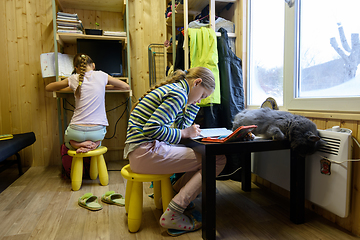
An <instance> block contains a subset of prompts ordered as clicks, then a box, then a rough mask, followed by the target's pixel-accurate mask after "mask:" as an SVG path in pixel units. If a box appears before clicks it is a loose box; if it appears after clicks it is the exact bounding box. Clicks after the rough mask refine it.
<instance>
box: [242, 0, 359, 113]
mask: <svg viewBox="0 0 360 240" xmlns="http://www.w3.org/2000/svg"><path fill="white" fill-rule="evenodd" d="M300 1H301V0H295V4H294V6H293V7H291V8H290V7H289V6H288V5H287V4H286V3H285V2H284V7H285V16H284V17H285V26H284V29H285V34H284V36H285V39H284V69H283V84H284V85H283V91H284V92H283V103H284V104H283V106H280V109H281V110H289V111H291V110H296V111H331V112H352V113H353V112H356V113H359V112H360V97H348V98H296V91H297V88H296V84H297V78H298V76H299V72H298V66H299V62H298V57H297V56H298V55H299V39H300V34H299V24H300V23H299V15H300V14H299V9H300ZM249 6H250V4H248V9H247V13H248V14H247V16H248V17H247V21H248V24H247V29H248V30H247V42H248V44H247V59H248V61H247V62H248V63H247V67H248V68H249V60H250V48H249V45H250V44H249V39H250V31H249V29H250V19H249V16H250V14H249V13H250V8H249ZM246 72H247V73H249V72H250V69H247V71H246ZM245 79H247V81H249V80H250V79H249V77H248V76H247V77H246V78H245ZM246 85H247V86H250V84H249V83H247V84H246ZM246 91H247V93H248V94H249V89H246ZM359 93H360V89H359ZM257 107H258V106H255V105H247V108H250V109H252V108H257Z"/></svg>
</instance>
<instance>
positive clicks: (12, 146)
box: [0, 132, 36, 162]
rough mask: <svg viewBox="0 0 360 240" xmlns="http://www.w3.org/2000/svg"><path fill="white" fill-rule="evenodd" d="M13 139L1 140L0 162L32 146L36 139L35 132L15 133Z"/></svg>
mask: <svg viewBox="0 0 360 240" xmlns="http://www.w3.org/2000/svg"><path fill="white" fill-rule="evenodd" d="M13 136H14V137H13V138H12V139H8V140H1V141H0V162H2V161H4V160H6V159H7V158H8V157H11V156H12V155H14V154H15V153H17V152H19V151H20V150H21V149H23V148H25V147H27V146H30V145H31V144H33V143H34V142H35V141H36V138H35V134H34V133H33V132H28V133H21V134H13Z"/></svg>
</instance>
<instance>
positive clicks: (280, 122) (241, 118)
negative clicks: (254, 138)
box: [233, 108, 324, 155]
mask: <svg viewBox="0 0 360 240" xmlns="http://www.w3.org/2000/svg"><path fill="white" fill-rule="evenodd" d="M246 125H257V126H258V127H257V128H256V129H254V130H253V133H254V134H255V135H261V136H262V137H264V138H266V139H274V140H288V141H289V142H290V146H291V148H292V149H293V150H295V151H297V152H299V153H300V154H302V155H307V154H312V153H314V152H315V151H316V150H317V149H318V148H319V146H320V145H321V144H323V143H324V141H323V140H321V139H320V137H319V133H318V131H317V128H316V125H315V124H314V123H313V122H312V121H310V120H309V119H307V118H306V117H303V116H299V115H294V114H292V113H289V112H284V111H277V110H272V109H270V108H260V109H256V110H243V111H241V112H239V113H238V114H236V115H235V117H234V122H233V130H235V129H237V128H238V127H240V126H246Z"/></svg>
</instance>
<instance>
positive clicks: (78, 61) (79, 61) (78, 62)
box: [74, 53, 94, 98]
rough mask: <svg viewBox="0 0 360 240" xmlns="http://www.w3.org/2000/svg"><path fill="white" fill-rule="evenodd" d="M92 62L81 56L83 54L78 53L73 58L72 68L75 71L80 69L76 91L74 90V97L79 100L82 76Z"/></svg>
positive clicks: (87, 57)
mask: <svg viewBox="0 0 360 240" xmlns="http://www.w3.org/2000/svg"><path fill="white" fill-rule="evenodd" d="M93 63H94V62H93V60H92V59H91V58H90V57H89V56H87V55H85V54H83V53H78V54H77V55H76V56H75V57H74V67H75V69H76V68H78V69H80V73H79V85H78V86H77V88H76V90H75V97H78V98H80V96H81V92H80V90H81V84H82V83H83V81H84V76H85V72H86V67H87V66H88V65H91V64H93Z"/></svg>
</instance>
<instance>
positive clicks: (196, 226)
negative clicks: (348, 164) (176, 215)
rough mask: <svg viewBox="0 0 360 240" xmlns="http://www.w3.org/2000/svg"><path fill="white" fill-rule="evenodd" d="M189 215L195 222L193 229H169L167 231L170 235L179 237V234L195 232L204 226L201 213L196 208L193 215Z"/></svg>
mask: <svg viewBox="0 0 360 240" xmlns="http://www.w3.org/2000/svg"><path fill="white" fill-rule="evenodd" d="M189 217H190V219H191V220H192V222H193V229H191V230H177V229H168V230H167V233H168V234H169V235H170V236H173V237H177V236H180V235H182V234H184V233H188V232H195V231H197V230H199V229H200V228H201V227H202V217H201V213H200V212H198V211H196V210H194V211H192V212H191V215H189Z"/></svg>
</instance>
